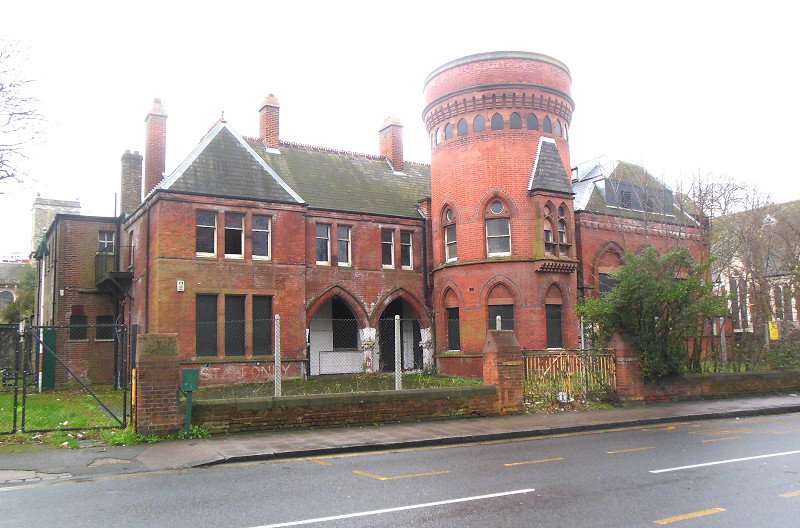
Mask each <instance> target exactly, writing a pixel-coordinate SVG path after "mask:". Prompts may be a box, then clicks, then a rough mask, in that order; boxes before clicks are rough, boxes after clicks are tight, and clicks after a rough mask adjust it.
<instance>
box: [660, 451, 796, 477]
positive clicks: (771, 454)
mask: <svg viewBox="0 0 800 528" xmlns="http://www.w3.org/2000/svg"><path fill="white" fill-rule="evenodd" d="M798 453H800V450H798V451H784V452H783V453H770V454H768V455H758V456H751V457H744V458H731V459H730V460H718V461H716V462H705V463H703V464H692V465H691V466H680V467H673V468H666V469H653V470H651V471H650V473H668V472H670V471H681V470H683V469H694V468H699V467H706V466H717V465H719V464H730V463H732V462H745V461H747V460H758V459H759V458H772V457H778V456H786V455H796V454H798Z"/></svg>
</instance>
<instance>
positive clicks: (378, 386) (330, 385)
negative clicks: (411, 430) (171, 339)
mask: <svg viewBox="0 0 800 528" xmlns="http://www.w3.org/2000/svg"><path fill="white" fill-rule="evenodd" d="M482 384H483V382H482V381H481V380H479V379H470V378H451V377H443V376H434V375H432V374H427V373H424V372H411V373H406V374H403V389H428V388H435V387H461V386H469V385H482ZM383 390H394V374H351V375H334V376H318V377H313V378H308V379H305V380H303V379H286V380H283V383H282V386H281V393H282V394H283V395H284V396H292V395H301V394H337V393H347V392H373V391H383ZM274 394H275V386H274V385H273V384H272V382H266V383H247V384H243V385H230V386H224V387H207V388H203V389H200V391H198V394H197V397H198V398H203V399H218V398H252V397H259V396H273V395H274Z"/></svg>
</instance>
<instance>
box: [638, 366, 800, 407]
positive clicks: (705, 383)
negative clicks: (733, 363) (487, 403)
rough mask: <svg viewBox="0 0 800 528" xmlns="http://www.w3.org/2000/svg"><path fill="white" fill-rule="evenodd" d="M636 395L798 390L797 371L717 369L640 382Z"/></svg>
mask: <svg viewBox="0 0 800 528" xmlns="http://www.w3.org/2000/svg"><path fill="white" fill-rule="evenodd" d="M640 388H641V394H640V395H639V397H637V398H628V399H639V400H644V401H648V402H656V401H678V400H695V399H702V398H724V397H726V396H743V395H749V394H770V393H776V392H789V391H800V371H798V370H769V371H763V372H720V373H716V374H687V375H685V376H681V377H679V378H666V379H662V380H659V381H657V382H645V383H643V384H642V385H640Z"/></svg>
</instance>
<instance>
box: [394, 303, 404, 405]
mask: <svg viewBox="0 0 800 528" xmlns="http://www.w3.org/2000/svg"><path fill="white" fill-rule="evenodd" d="M394 390H403V354H402V351H401V350H400V316H399V315H395V316H394Z"/></svg>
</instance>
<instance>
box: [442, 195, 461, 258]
mask: <svg viewBox="0 0 800 528" xmlns="http://www.w3.org/2000/svg"><path fill="white" fill-rule="evenodd" d="M450 215H452V218H448V216H450ZM442 230H443V231H444V233H443V235H444V261H445V262H456V261H457V260H458V228H457V227H456V213H455V211H454V210H453V208H451V207H445V209H444V211H443V212H442Z"/></svg>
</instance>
